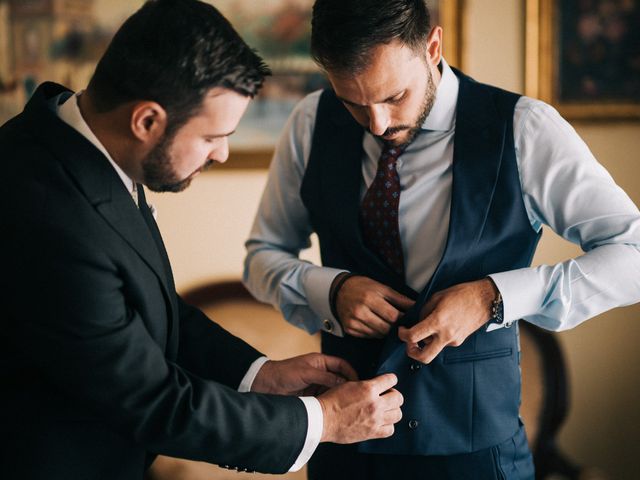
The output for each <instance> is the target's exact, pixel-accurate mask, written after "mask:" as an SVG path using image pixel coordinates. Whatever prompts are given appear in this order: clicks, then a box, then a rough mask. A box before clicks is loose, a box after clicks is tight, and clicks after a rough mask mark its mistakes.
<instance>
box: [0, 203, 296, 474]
mask: <svg viewBox="0 0 640 480" xmlns="http://www.w3.org/2000/svg"><path fill="white" fill-rule="evenodd" d="M25 218H26V219H29V220H30V219H31V218H32V216H29V215H27V216H25V217H23V220H24V219H25ZM74 220H76V221H77V222H78V224H80V225H85V223H83V218H81V217H76V218H74ZM47 225H48V226H47ZM89 225H90V224H89ZM69 230H70V231H69ZM16 232H20V233H19V234H18V233H16ZM8 238H9V241H10V242H11V244H10V246H9V248H10V251H12V252H15V255H10V256H9V255H8V256H7V257H10V258H8V260H9V262H8V263H9V265H8V267H9V272H8V275H9V276H11V277H12V278H13V279H15V280H14V281H12V282H10V283H9V282H8V285H9V292H7V293H8V295H9V296H10V301H9V302H8V304H9V318H10V319H11V321H9V322H6V323H7V329H6V333H7V339H8V341H9V342H11V343H12V346H13V347H14V348H15V350H16V351H18V352H20V355H21V357H22V359H21V360H22V361H24V362H28V363H29V364H32V365H33V366H34V368H37V369H38V370H39V371H40V372H42V375H43V376H44V377H45V378H46V380H47V381H48V382H50V383H51V384H52V386H53V388H55V389H57V390H59V391H60V392H62V394H64V395H67V396H69V397H70V398H72V399H73V400H74V402H78V403H80V404H82V405H86V407H87V409H88V410H89V411H91V412H93V413H94V414H95V415H96V416H98V417H100V418H102V419H103V421H104V422H106V423H107V424H109V425H112V426H113V428H114V429H115V430H116V431H118V432H119V433H120V434H122V435H124V436H126V437H127V438H133V439H134V440H135V441H137V442H139V443H140V444H142V445H144V446H145V448H146V449H147V450H149V451H152V452H156V453H161V454H166V455H171V456H177V457H183V458H189V459H194V460H202V461H207V462H211V463H215V464H227V465H237V466H240V468H247V469H250V470H257V471H263V472H269V473H281V472H286V471H287V470H288V469H289V468H290V466H291V465H292V464H293V463H294V461H295V459H296V458H297V456H298V454H299V453H300V451H301V449H302V446H303V443H304V440H305V435H306V430H307V416H306V412H305V408H304V405H303V404H302V402H301V401H300V400H299V399H298V398H294V397H281V396H268V395H257V394H251V393H245V394H241V393H238V392H236V391H235V390H233V389H232V388H229V387H227V386H224V385H221V384H220V383H216V382H213V381H209V380H206V379H205V378H203V377H204V376H208V374H209V373H210V374H211V377H212V378H217V377H218V376H220V375H221V378H222V380H225V381H229V382H231V383H233V382H234V381H235V380H236V377H237V375H238V373H233V372H232V373H229V375H228V376H227V377H225V375H224V374H221V373H220V371H221V370H223V369H224V368H229V369H230V371H232V370H233V368H234V367H230V365H232V364H233V363H234V362H235V359H234V358H233V357H232V356H233V355H234V354H235V353H236V352H237V353H239V354H240V355H241V359H242V363H243V364H244V363H246V362H248V361H249V359H250V358H252V357H253V356H255V353H253V352H248V350H247V347H246V346H244V345H243V344H242V342H240V341H239V340H238V339H233V338H230V337H229V336H228V335H227V334H223V333H222V332H220V331H219V330H214V331H215V332H216V333H213V334H209V333H207V334H206V335H207V339H206V340H205V343H206V344H207V345H208V346H209V347H210V348H208V349H207V350H210V351H211V352H212V353H213V357H212V359H211V360H212V362H211V363H216V362H219V365H218V368H215V369H214V368H213V367H212V369H211V370H210V371H207V370H206V369H205V370H204V371H200V372H198V373H200V374H202V376H201V375H198V374H196V373H195V372H193V371H190V370H189V369H187V368H184V367H182V366H180V365H179V364H176V363H172V362H170V361H168V360H167V359H166V358H165V356H164V353H163V351H162V350H161V349H160V348H159V346H158V345H157V344H156V343H155V341H154V340H153V339H152V338H151V337H150V335H149V332H148V330H147V328H146V326H145V324H144V322H143V319H142V318H141V316H140V315H139V313H138V312H136V311H135V309H133V308H132V307H131V306H130V305H129V304H128V303H127V301H126V298H125V296H124V294H123V290H124V285H123V281H122V278H121V276H120V275H119V272H118V266H116V265H115V264H114V263H113V262H112V260H111V259H110V258H109V257H108V255H107V254H106V253H104V252H102V251H100V250H99V249H97V248H96V246H95V245H91V242H90V241H87V240H86V237H85V235H83V233H82V231H81V229H78V230H74V229H73V226H69V225H65V226H58V225H56V222H55V220H52V219H50V218H47V215H46V214H45V215H44V218H43V221H42V222H35V221H33V220H30V223H29V224H28V225H26V224H25V222H24V221H23V222H22V224H21V225H19V226H17V225H16V228H15V229H13V230H12V231H11V233H10V234H8ZM89 238H91V237H89ZM34 294H35V295H37V298H38V299H39V300H38V301H37V302H34V301H33V296H34ZM205 319H206V317H204V315H202V314H199V313H198V312H197V311H195V310H193V309H188V310H187V313H186V315H185V317H184V321H185V323H186V324H187V327H186V328H185V332H186V333H187V336H186V337H185V339H186V340H188V339H189V337H195V336H197V335H200V334H201V333H202V331H203V330H204V322H205ZM209 327H211V326H210V325H209ZM215 328H216V327H214V329H215ZM218 328H219V327H218ZM203 335H205V334H203ZM216 340H217V341H219V342H221V345H216ZM218 351H221V352H224V356H222V355H221V354H218V353H216V352H218ZM247 352H248V353H247ZM229 356H231V357H229ZM183 359H186V360H185V362H186V363H187V364H188V365H189V366H193V365H194V364H195V362H196V361H199V359H198V358H197V356H193V355H183ZM242 366H243V365H241V366H239V367H238V368H237V369H238V370H241V368H242ZM194 369H195V367H194ZM238 381H239V380H238Z"/></svg>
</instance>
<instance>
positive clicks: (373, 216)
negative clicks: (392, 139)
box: [360, 145, 404, 277]
mask: <svg viewBox="0 0 640 480" xmlns="http://www.w3.org/2000/svg"><path fill="white" fill-rule="evenodd" d="M403 150H404V146H401V147H395V146H392V145H385V146H384V148H383V149H382V154H381V155H380V160H379V161H378V171H377V172H376V176H375V178H374V179H373V182H372V183H371V185H370V186H369V189H368V190H367V193H366V194H365V196H364V199H363V200H362V205H361V207H360V228H361V229H362V238H363V241H364V244H365V246H366V247H367V248H368V249H369V250H371V251H372V252H373V253H375V254H376V255H377V256H378V257H380V258H381V259H382V260H383V261H384V262H386V263H387V265H389V266H390V267H391V268H392V269H393V270H395V271H396V272H397V273H398V274H399V275H400V276H402V277H404V256H403V254H402V244H401V243H400V228H399V226H398V205H399V204H400V177H399V176H398V171H397V170H396V163H397V161H398V157H400V155H401V154H402V151H403Z"/></svg>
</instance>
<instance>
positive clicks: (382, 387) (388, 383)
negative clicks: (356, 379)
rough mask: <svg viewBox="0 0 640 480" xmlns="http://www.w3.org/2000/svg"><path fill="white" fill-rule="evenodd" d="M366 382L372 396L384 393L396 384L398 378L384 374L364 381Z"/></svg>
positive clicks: (390, 374) (391, 374)
mask: <svg viewBox="0 0 640 480" xmlns="http://www.w3.org/2000/svg"><path fill="white" fill-rule="evenodd" d="M366 382H368V383H369V384H370V385H371V388H372V390H373V393H374V394H376V395H380V394H381V393H383V392H386V391H387V390H389V389H390V388H392V387H393V386H394V385H395V384H396V383H398V377H396V376H395V375H394V374H393V373H385V374H383V375H379V376H377V377H374V378H372V379H371V380H366Z"/></svg>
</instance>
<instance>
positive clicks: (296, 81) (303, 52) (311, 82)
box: [211, 0, 463, 168]
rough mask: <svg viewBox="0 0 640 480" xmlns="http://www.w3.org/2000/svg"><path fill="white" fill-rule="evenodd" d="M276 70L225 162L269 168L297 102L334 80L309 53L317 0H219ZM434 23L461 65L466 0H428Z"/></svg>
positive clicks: (452, 58)
mask: <svg viewBox="0 0 640 480" xmlns="http://www.w3.org/2000/svg"><path fill="white" fill-rule="evenodd" d="M211 3H213V5H215V6H216V8H218V9H219V10H220V11H221V12H222V13H223V14H224V15H225V16H226V17H227V18H229V20H230V21H231V23H232V24H233V25H234V27H235V28H236V29H238V31H239V33H240V35H241V36H242V37H243V38H244V39H245V40H246V41H247V43H248V44H249V45H251V46H252V47H253V48H255V49H256V50H257V51H258V53H259V54H260V55H261V56H262V57H263V58H264V59H265V61H266V62H267V64H268V65H269V67H270V68H271V70H272V72H273V76H272V77H270V78H269V79H267V82H266V83H265V86H264V88H263V89H262V91H261V92H260V93H259V95H258V96H257V97H256V98H255V99H254V100H253V101H252V102H251V104H250V105H249V108H248V110H247V113H246V114H245V116H244V117H243V119H242V121H241V123H240V125H239V127H238V129H237V131H236V133H235V134H234V135H233V137H231V139H230V142H231V145H230V152H231V153H230V155H231V160H230V161H229V162H227V163H226V164H225V165H224V168H266V167H268V165H269V162H270V160H271V156H272V155H273V149H274V146H275V144H276V142H277V139H278V137H279V135H280V132H281V131H282V129H283V128H284V125H285V122H286V120H287V118H288V117H289V114H290V113H291V111H292V110H293V108H294V106H295V105H296V104H297V103H298V102H299V101H300V100H301V99H302V98H304V96H305V95H307V94H308V93H311V92H313V91H315V90H317V89H319V88H324V87H326V86H328V82H327V80H326V79H325V77H324V74H323V73H322V71H321V70H320V68H319V67H318V66H317V65H316V64H315V63H314V62H313V60H312V59H311V57H310V55H309V43H310V37H311V10H312V6H313V3H314V0H271V1H269V2H263V3H257V2H255V1H254V0H213V1H212V2H211ZM427 4H428V5H429V8H430V10H431V15H432V24H433V25H441V26H443V29H444V54H445V57H446V59H447V61H448V62H449V63H450V64H451V65H454V66H458V67H460V66H461V65H460V63H461V62H460V59H461V46H462V39H461V34H460V32H461V28H460V22H461V15H460V10H461V8H462V5H463V0H427Z"/></svg>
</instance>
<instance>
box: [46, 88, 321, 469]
mask: <svg viewBox="0 0 640 480" xmlns="http://www.w3.org/2000/svg"><path fill="white" fill-rule="evenodd" d="M81 93H82V92H79V93H78V94H76V95H66V94H63V95H61V98H60V101H64V103H62V104H59V107H58V117H59V118H60V119H61V120H62V121H64V122H65V123H67V124H68V125H69V126H71V127H72V128H74V129H75V130H76V131H77V132H78V133H80V134H81V135H82V136H83V137H85V138H86V139H87V140H89V141H90V142H91V143H92V144H93V145H94V146H95V147H96V148H97V149H98V150H100V152H102V154H104V156H105V157H107V160H109V163H110V164H111V166H112V167H113V168H114V169H115V171H116V172H117V174H118V176H119V177H120V179H121V180H122V182H123V183H124V186H125V188H126V189H127V191H128V192H129V193H130V194H131V197H132V200H133V201H134V202H135V203H136V205H137V201H138V196H137V190H136V183H135V182H134V181H133V180H132V179H131V178H130V177H129V176H128V175H127V174H126V173H124V171H123V170H122V169H121V168H120V166H119V165H118V164H117V163H116V162H115V161H114V160H113V158H111V155H109V152H108V151H107V149H106V148H105V147H104V145H102V143H101V142H100V140H98V137H96V135H95V134H94V133H93V132H92V131H91V128H90V127H89V125H88V124H87V122H85V120H84V118H83V117H82V113H81V112H80V108H79V107H78V96H79V95H80V94H81ZM150 208H151V207H150ZM152 212H153V213H154V217H155V209H153V210H152ZM267 361H268V359H267V357H260V358H258V359H257V360H255V361H254V362H253V363H252V364H251V365H250V366H249V370H247V373H246V374H245V376H244V377H243V379H242V381H241V382H240V386H239V387H238V391H239V392H249V391H251V385H252V384H253V381H254V380H255V378H256V375H257V374H258V372H259V371H260V368H262V366H263V365H264V364H265V363H266V362H267ZM299 398H300V400H302V402H303V404H304V406H305V409H306V410H307V418H308V424H309V426H308V428H307V436H306V438H305V442H304V445H303V447H302V451H301V452H300V454H299V455H298V458H297V459H296V461H295V463H294V464H293V465H292V467H291V468H290V469H289V471H290V472H296V471H298V470H300V469H301V468H302V467H303V466H304V464H305V463H307V462H308V461H309V459H310V458H311V455H313V452H315V450H316V448H317V447H318V444H319V443H320V437H321V436H322V428H323V421H324V418H323V413H322V407H321V405H320V402H319V401H318V399H316V398H314V397H299Z"/></svg>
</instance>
